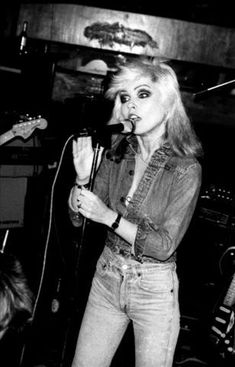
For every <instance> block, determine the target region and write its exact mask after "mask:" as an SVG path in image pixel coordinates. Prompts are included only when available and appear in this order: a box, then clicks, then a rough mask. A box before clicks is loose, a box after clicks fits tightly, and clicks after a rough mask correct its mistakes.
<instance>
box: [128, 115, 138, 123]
mask: <svg viewBox="0 0 235 367" xmlns="http://www.w3.org/2000/svg"><path fill="white" fill-rule="evenodd" d="M128 119H129V120H131V121H132V122H136V121H139V120H140V117H139V116H137V115H135V114H134V113H132V114H130V115H129V116H128Z"/></svg>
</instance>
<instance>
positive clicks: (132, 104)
mask: <svg viewBox="0 0 235 367" xmlns="http://www.w3.org/2000/svg"><path fill="white" fill-rule="evenodd" d="M128 108H129V109H131V108H134V109H135V108H136V105H135V102H134V101H133V100H130V101H129V102H128Z"/></svg>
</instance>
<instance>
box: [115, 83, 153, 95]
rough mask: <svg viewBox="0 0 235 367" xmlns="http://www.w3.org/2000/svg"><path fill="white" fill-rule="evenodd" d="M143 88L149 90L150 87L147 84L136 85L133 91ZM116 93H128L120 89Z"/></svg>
mask: <svg viewBox="0 0 235 367" xmlns="http://www.w3.org/2000/svg"><path fill="white" fill-rule="evenodd" d="M143 87H147V88H150V86H149V85H148V84H140V85H137V87H135V88H134V90H136V89H138V88H143ZM118 93H128V92H127V90H126V89H120V90H119V92H118Z"/></svg>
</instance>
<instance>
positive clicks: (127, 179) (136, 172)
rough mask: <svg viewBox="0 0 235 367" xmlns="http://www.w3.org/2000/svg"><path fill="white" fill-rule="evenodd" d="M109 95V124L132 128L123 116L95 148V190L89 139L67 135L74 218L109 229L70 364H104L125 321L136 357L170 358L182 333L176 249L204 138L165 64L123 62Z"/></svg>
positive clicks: (162, 362)
mask: <svg viewBox="0 0 235 367" xmlns="http://www.w3.org/2000/svg"><path fill="white" fill-rule="evenodd" d="M107 97H108V98H111V99H113V100H114V109H113V115H112V123H119V122H124V125H125V121H127V122H128V121H131V123H132V125H133V127H134V129H133V131H132V132H131V133H130V134H127V135H126V134H125V130H128V129H129V126H128V123H127V127H126V128H125V130H124V134H121V135H120V136H118V137H117V138H115V139H114V142H113V146H112V148H111V149H110V150H109V151H108V152H106V153H105V151H104V150H101V154H102V161H101V157H99V161H101V164H100V165H99V168H98V171H97V174H96V177H95V183H94V189H93V191H92V192H91V191H89V190H87V189H86V187H85V186H84V185H85V184H87V183H88V181H89V175H90V171H91V163H92V159H93V149H92V145H91V138H90V137H82V138H79V139H77V141H74V142H73V158H74V166H75V170H76V174H77V177H76V183H75V185H74V187H73V188H72V189H71V194H70V197H69V208H70V216H71V220H72V222H73V224H74V225H75V226H79V225H81V222H82V217H86V218H89V220H92V221H95V222H98V223H102V224H103V225H106V226H107V228H108V231H107V232H108V233H107V238H106V241H105V246H104V250H103V252H102V254H101V256H100V258H99V260H98V263H97V268H96V272H95V275H94V278H93V282H92V287H91V291H90V295H89V299H88V302H87V307H86V310H85V314H84V317H83V322H82V325H81V328H80V332H79V336H78V341H77V346H76V352H75V356H74V360H73V364H72V366H73V367H81V366H84V367H101V366H102V367H105V366H110V364H111V361H112V358H113V356H114V354H115V351H116V350H117V347H118V346H119V343H120V341H121V339H122V337H123V335H124V333H125V331H126V328H127V325H128V323H129V322H130V321H131V322H132V323H133V329H134V337H135V357H136V366H137V367H153V366H154V367H169V366H172V361H173V356H174V350H175V346H176V342H177V338H178V334H179V304H178V278H177V273H176V250H177V247H178V245H179V244H180V242H181V240H182V237H183V236H184V234H185V232H186V230H187V228H188V226H189V223H190V220H191V218H192V215H193V212H194V209H195V205H196V202H197V198H198V194H199V189H200V184H201V166H200V164H199V162H198V161H197V159H196V158H195V157H196V156H197V155H198V154H199V153H200V152H201V145H200V142H199V141H198V139H197V137H196V135H195V133H194V131H193V129H192V127H191V125H190V122H189V119H188V117H187V115H186V112H185V109H184V107H183V104H182V100H181V97H180V91H179V85H178V82H177V78H176V75H175V73H174V71H173V70H172V68H171V67H170V66H168V65H167V64H166V63H164V62H160V61H159V62H153V61H152V62H149V61H147V60H146V61H145V60H141V59H138V60H134V61H129V62H127V63H126V64H124V65H122V66H121V67H120V70H119V71H118V73H117V74H116V75H114V77H113V79H112V81H111V84H110V88H109V89H108V91H107ZM104 153H105V154H104ZM101 154H100V155H101ZM98 163H99V162H98ZM94 246H95V243H94Z"/></svg>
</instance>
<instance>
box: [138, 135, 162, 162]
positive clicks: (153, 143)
mask: <svg viewBox="0 0 235 367" xmlns="http://www.w3.org/2000/svg"><path fill="white" fill-rule="evenodd" d="M137 139H138V143H139V152H138V153H139V154H140V156H141V158H142V159H143V160H144V161H145V162H148V161H149V160H150V158H151V156H152V154H153V153H154V152H155V150H157V149H159V148H160V147H161V146H162V143H163V139H162V137H157V138H155V139H147V138H143V137H137Z"/></svg>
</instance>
